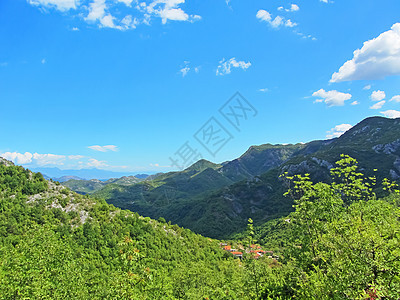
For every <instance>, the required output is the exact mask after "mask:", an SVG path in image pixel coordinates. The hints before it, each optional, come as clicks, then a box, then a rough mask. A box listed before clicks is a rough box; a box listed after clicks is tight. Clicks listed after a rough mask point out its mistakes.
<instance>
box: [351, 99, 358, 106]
mask: <svg viewBox="0 0 400 300" xmlns="http://www.w3.org/2000/svg"><path fill="white" fill-rule="evenodd" d="M358 104H360V102H358V101H357V100H356V101H353V102H351V105H358Z"/></svg>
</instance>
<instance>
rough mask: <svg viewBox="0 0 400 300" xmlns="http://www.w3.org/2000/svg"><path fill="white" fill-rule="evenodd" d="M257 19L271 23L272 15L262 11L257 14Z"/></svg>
mask: <svg viewBox="0 0 400 300" xmlns="http://www.w3.org/2000/svg"><path fill="white" fill-rule="evenodd" d="M256 18H257V19H260V20H261V21H265V22H270V21H271V19H272V17H271V14H270V13H269V12H267V11H266V10H264V9H260V10H259V11H258V12H257V15H256Z"/></svg>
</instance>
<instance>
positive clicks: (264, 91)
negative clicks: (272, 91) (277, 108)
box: [258, 88, 269, 93]
mask: <svg viewBox="0 0 400 300" xmlns="http://www.w3.org/2000/svg"><path fill="white" fill-rule="evenodd" d="M258 91H259V92H262V93H266V92H268V91H269V89H267V88H264V89H259V90H258Z"/></svg>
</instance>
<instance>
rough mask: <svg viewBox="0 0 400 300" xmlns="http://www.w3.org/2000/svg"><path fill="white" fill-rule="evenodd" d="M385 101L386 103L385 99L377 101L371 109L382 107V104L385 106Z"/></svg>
mask: <svg viewBox="0 0 400 300" xmlns="http://www.w3.org/2000/svg"><path fill="white" fill-rule="evenodd" d="M385 103H386V101H385V100H383V101H380V102H378V103H375V104H374V105H372V106H371V107H370V109H381V108H382V106H383V105H384V104H385Z"/></svg>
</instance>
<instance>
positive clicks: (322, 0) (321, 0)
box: [319, 0, 329, 3]
mask: <svg viewBox="0 0 400 300" xmlns="http://www.w3.org/2000/svg"><path fill="white" fill-rule="evenodd" d="M319 1H320V2H324V3H329V0H319Z"/></svg>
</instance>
